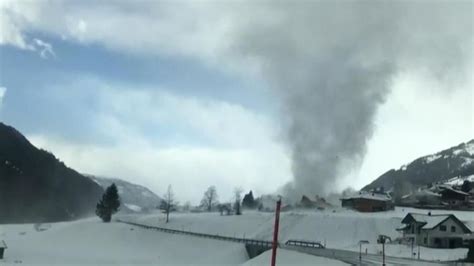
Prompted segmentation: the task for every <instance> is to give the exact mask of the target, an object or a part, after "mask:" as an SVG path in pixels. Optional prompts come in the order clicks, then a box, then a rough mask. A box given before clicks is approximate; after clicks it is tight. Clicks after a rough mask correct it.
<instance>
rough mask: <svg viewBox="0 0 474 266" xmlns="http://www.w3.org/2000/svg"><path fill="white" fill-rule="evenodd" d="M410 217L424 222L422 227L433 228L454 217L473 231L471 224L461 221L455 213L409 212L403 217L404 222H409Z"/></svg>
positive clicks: (418, 221)
mask: <svg viewBox="0 0 474 266" xmlns="http://www.w3.org/2000/svg"><path fill="white" fill-rule="evenodd" d="M408 217H412V218H413V219H414V220H415V222H417V223H421V224H423V225H422V226H421V229H428V230H429V229H433V228H435V227H436V226H438V225H439V224H440V223H442V222H443V221H445V220H447V219H449V218H452V219H454V220H457V221H459V222H460V223H461V224H462V225H464V227H465V228H466V229H468V230H469V231H472V228H471V227H470V226H467V225H466V224H464V223H463V222H462V221H460V220H459V219H458V218H456V216H454V215H453V214H421V213H408V214H407V216H405V218H403V220H402V223H405V224H406V223H408V222H407V221H406V220H407V218H408Z"/></svg>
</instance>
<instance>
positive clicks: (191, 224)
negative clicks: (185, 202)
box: [124, 208, 474, 260]
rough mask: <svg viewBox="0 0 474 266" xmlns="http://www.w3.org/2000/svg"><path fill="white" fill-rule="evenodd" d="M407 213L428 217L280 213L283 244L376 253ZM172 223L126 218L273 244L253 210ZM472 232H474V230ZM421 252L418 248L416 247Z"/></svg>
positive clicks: (156, 217) (398, 252) (393, 249)
mask: <svg viewBox="0 0 474 266" xmlns="http://www.w3.org/2000/svg"><path fill="white" fill-rule="evenodd" d="M408 212H417V213H427V212H428V210H420V209H413V208H396V209H395V210H394V211H389V212H380V213H359V212H355V211H350V210H345V209H336V210H327V211H291V212H286V213H282V215H281V220H280V242H286V241H287V240H289V239H298V240H309V241H320V242H321V243H323V244H324V243H325V244H326V246H327V247H328V248H334V249H343V250H351V251H359V245H358V244H357V243H358V242H359V241H360V240H368V241H369V242H370V244H366V245H364V247H363V250H364V251H365V249H367V252H368V253H370V254H378V253H380V252H381V251H382V246H381V245H379V244H377V243H376V239H377V236H378V235H379V234H384V235H388V236H390V237H391V238H392V239H395V238H397V237H400V236H401V235H400V234H399V232H397V231H396V230H395V229H396V228H399V227H400V226H401V223H400V222H401V220H402V218H403V217H405V215H406V214H407V213H408ZM431 212H432V213H433V214H437V213H453V214H455V215H456V216H457V217H458V218H459V219H461V220H463V221H466V222H467V224H468V225H471V224H474V213H472V212H464V211H443V210H431ZM170 217H171V221H170V223H168V224H166V223H165V222H164V216H163V215H162V214H149V215H141V216H133V215H132V216H127V217H124V219H126V220H129V221H134V222H138V223H142V224H148V225H156V226H161V227H167V228H173V229H179V230H187V231H194V232H201V233H209V234H219V235H225V236H237V237H246V238H253V239H261V240H271V239H272V232H273V231H272V230H273V229H272V228H273V214H272V213H263V212H255V211H247V212H244V215H242V216H220V215H219V214H218V213H172V214H171V216H170ZM473 229H474V228H473ZM414 251H415V252H417V247H415V250H414ZM386 254H387V255H389V256H397V257H407V258H410V257H411V256H412V250H411V246H408V245H398V244H389V245H386ZM466 254H467V249H464V248H461V249H444V250H443V249H431V248H425V247H421V248H420V258H421V259H425V260H456V259H459V258H464V257H465V256H466Z"/></svg>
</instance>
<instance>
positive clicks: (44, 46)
mask: <svg viewBox="0 0 474 266" xmlns="http://www.w3.org/2000/svg"><path fill="white" fill-rule="evenodd" d="M33 41H34V43H35V45H36V47H37V49H38V50H39V53H40V56H41V57H42V58H44V59H47V58H48V57H49V56H52V57H56V54H55V53H54V51H53V46H52V45H51V44H50V43H47V42H44V41H42V40H40V39H37V38H35V39H33Z"/></svg>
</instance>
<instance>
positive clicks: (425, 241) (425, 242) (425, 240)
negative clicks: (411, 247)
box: [423, 237, 428, 245]
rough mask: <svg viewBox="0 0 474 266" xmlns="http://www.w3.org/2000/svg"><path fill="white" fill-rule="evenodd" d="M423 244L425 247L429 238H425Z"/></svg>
mask: <svg viewBox="0 0 474 266" xmlns="http://www.w3.org/2000/svg"><path fill="white" fill-rule="evenodd" d="M423 243H424V244H425V245H426V244H428V238H426V237H425V238H423Z"/></svg>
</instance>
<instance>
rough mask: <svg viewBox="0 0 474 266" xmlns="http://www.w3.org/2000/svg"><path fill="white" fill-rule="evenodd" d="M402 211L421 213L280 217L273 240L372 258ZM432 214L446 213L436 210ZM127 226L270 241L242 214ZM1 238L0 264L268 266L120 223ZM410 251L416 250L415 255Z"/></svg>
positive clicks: (232, 248) (221, 244) (24, 230)
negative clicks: (277, 234)
mask: <svg viewBox="0 0 474 266" xmlns="http://www.w3.org/2000/svg"><path fill="white" fill-rule="evenodd" d="M407 212H419V213H423V212H427V211H424V210H414V209H410V208H404V209H402V208H397V209H396V210H395V211H391V212H384V213H370V214H363V213H358V212H353V211H348V210H342V209H337V210H335V211H319V212H316V211H292V212H286V213H282V215H281V223H280V225H281V227H280V232H281V233H280V241H281V242H286V240H288V239H301V240H310V241H321V242H322V243H326V245H327V247H328V248H333V249H343V250H352V251H358V250H359V246H358V245H357V242H358V241H359V240H368V241H369V242H370V244H367V245H365V246H364V247H363V251H365V249H366V248H367V251H368V253H369V254H377V253H379V252H380V251H381V246H380V245H378V244H376V238H377V236H378V235H379V234H385V235H389V236H391V237H392V238H396V237H398V236H399V234H398V232H397V231H395V228H397V227H399V226H400V221H401V219H402V218H403V217H404V216H405V215H406V213H407ZM432 213H447V211H440V210H435V211H432ZM449 213H454V214H455V215H456V216H458V217H459V218H460V219H461V220H464V221H470V222H471V223H473V224H474V214H473V213H472V212H460V211H455V212H449ZM120 218H121V219H126V220H129V221H135V222H139V223H143V224H150V225H158V226H162V227H168V228H174V229H181V230H188V231H195V232H202V233H210V234H219V235H226V236H237V237H246V238H253V239H262V240H271V236H272V230H273V229H272V227H273V219H274V216H273V214H272V213H262V212H255V211H246V212H244V214H243V215H241V216H220V215H219V214H218V213H172V214H171V216H170V223H168V224H166V223H165V222H164V214H161V213H158V212H157V213H154V214H147V215H138V214H136V215H124V216H122V217H120ZM0 240H5V242H6V243H7V245H8V249H7V250H6V253H5V259H4V260H0V265H19V264H21V265H158V264H159V265H177V264H180V265H197V264H199V265H203V264H205V265H211V264H212V265H242V264H244V265H268V262H269V259H270V258H269V252H266V253H264V254H262V255H260V256H258V257H256V258H254V259H252V260H249V258H248V256H247V253H246V251H245V248H244V245H243V244H239V243H231V242H225V241H218V240H212V239H201V238H197V237H192V236H187V235H175V234H167V233H162V232H157V231H150V230H146V229H141V228H138V227H134V226H129V225H125V224H121V223H110V224H104V223H102V222H100V221H99V219H98V218H89V219H84V220H80V221H76V222H64V223H54V224H49V225H42V226H39V227H38V226H35V225H33V224H24V225H0ZM416 250H417V248H416V247H415V251H416ZM466 253H467V249H450V250H441V249H429V248H421V252H420V254H421V259H426V260H455V259H458V258H462V257H464V256H465V255H466ZM278 254H279V257H278V262H279V263H278V265H309V264H311V265H341V264H342V263H341V262H339V261H331V260H327V259H325V258H321V257H315V256H311V255H307V254H302V253H298V252H295V251H289V250H279V253H278ZM386 254H387V255H390V256H399V257H410V254H411V247H410V246H406V245H398V244H388V245H386Z"/></svg>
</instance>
